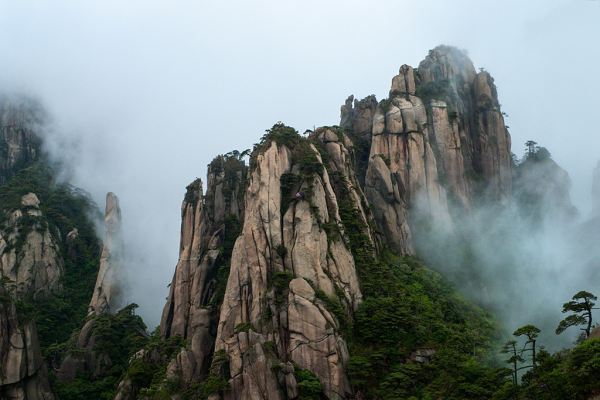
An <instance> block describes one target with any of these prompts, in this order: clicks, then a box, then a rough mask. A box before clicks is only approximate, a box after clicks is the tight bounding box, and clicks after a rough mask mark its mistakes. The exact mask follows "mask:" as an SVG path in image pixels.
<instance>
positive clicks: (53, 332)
mask: <svg viewBox="0 0 600 400" xmlns="http://www.w3.org/2000/svg"><path fill="white" fill-rule="evenodd" d="M55 174H56V173H55V171H54V170H53V169H52V168H51V167H50V166H49V165H48V163H47V162H46V161H45V160H39V161H37V162H35V163H33V164H31V165H30V166H29V167H27V168H24V169H22V170H20V171H19V172H18V173H16V174H15V175H14V176H13V177H12V178H10V179H9V180H8V181H6V182H5V183H4V184H3V185H1V186H0V205H1V210H0V229H2V228H6V224H7V222H8V221H7V217H8V215H9V213H10V211H12V210H16V209H20V208H21V197H22V196H23V195H25V194H27V193H30V192H32V193H35V194H36V195H37V196H38V198H39V200H40V209H41V211H42V217H34V216H30V215H27V214H26V215H24V216H23V217H22V218H20V219H19V221H18V228H19V233H20V234H19V236H18V239H17V242H16V243H14V246H15V247H16V250H17V253H19V251H20V250H21V248H22V245H23V244H24V241H25V238H26V235H27V233H28V232H29V231H31V229H46V228H48V229H50V232H51V233H53V235H54V237H55V239H57V240H58V246H59V249H60V253H61V255H62V256H63V259H64V261H65V271H64V275H63V277H62V282H61V283H62V286H63V290H62V291H60V292H59V293H57V294H55V295H53V296H50V297H47V298H37V299H35V300H33V299H31V298H29V299H28V298H23V299H21V300H20V301H21V302H22V303H23V304H22V306H23V307H24V308H25V307H29V308H31V309H33V310H34V313H32V315H31V317H32V318H34V319H35V320H36V325H37V329H38V335H39V339H40V344H41V347H42V350H45V349H47V348H48V347H49V346H52V345H57V344H59V343H63V342H65V341H66V340H68V339H69V337H70V335H71V333H72V332H73V331H74V330H75V329H77V328H79V327H80V326H81V323H82V322H83V320H84V318H85V316H86V313H87V304H88V303H89V299H90V296H91V293H92V291H93V288H94V283H95V281H96V274H97V271H98V260H99V254H100V248H99V243H98V239H97V237H96V233H95V229H94V225H93V223H92V221H91V217H93V215H94V214H95V213H96V215H98V214H97V212H98V211H97V207H96V205H95V204H94V203H93V201H92V200H91V199H90V198H89V196H88V195H87V194H86V193H85V192H83V191H81V190H79V189H77V188H74V187H72V186H70V185H68V184H65V183H59V182H56V180H55V179H54V176H55ZM73 228H77V229H78V231H79V236H78V237H77V239H75V240H74V241H73V242H70V243H67V241H66V233H67V232H69V231H71V230H72V229H73ZM25 303H27V304H25Z"/></svg>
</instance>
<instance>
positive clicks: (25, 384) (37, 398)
mask: <svg viewBox="0 0 600 400" xmlns="http://www.w3.org/2000/svg"><path fill="white" fill-rule="evenodd" d="M7 286H9V285H7V283H6V282H5V281H2V282H1V284H0V398H2V399H7V400H8V399H11V400H53V399H54V396H53V395H52V392H51V391H50V386H49V384H48V377H47V372H46V365H45V364H44V361H43V358H42V354H41V351H40V346H39V343H38V335H37V330H36V327H35V322H34V321H32V320H29V319H27V316H25V315H17V309H16V306H15V303H14V301H13V298H14V297H13V296H15V293H11V291H12V290H11V289H9V288H8V287H7Z"/></svg>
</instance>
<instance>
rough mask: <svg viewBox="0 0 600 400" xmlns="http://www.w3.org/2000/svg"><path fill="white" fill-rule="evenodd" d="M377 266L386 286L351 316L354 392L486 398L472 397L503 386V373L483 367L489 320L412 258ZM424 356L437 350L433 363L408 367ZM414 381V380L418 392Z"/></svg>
mask: <svg viewBox="0 0 600 400" xmlns="http://www.w3.org/2000/svg"><path fill="white" fill-rule="evenodd" d="M377 265H378V268H380V269H386V270H387V272H386V273H382V274H379V277H380V278H379V279H382V277H385V278H383V279H386V282H383V281H380V282H379V285H377V282H373V286H372V287H377V286H380V287H381V290H379V291H376V292H374V293H373V294H371V295H370V296H368V297H366V298H365V300H364V301H363V303H361V305H360V306H359V309H358V311H357V312H356V316H355V326H354V337H353V340H352V346H351V354H352V357H351V360H350V366H349V371H348V372H349V376H350V378H351V382H352V384H353V386H354V387H355V388H356V389H358V390H360V391H361V393H362V394H363V395H365V396H366V397H367V398H378V397H380V398H405V397H404V396H406V398H408V397H409V395H418V394H421V395H424V394H425V393H429V394H431V395H432V396H433V397H432V398H439V397H438V396H442V397H443V398H456V399H458V398H465V399H467V398H489V397H483V395H476V393H477V392H478V391H479V390H483V391H484V392H485V393H486V395H488V394H489V393H490V390H489V389H485V387H486V385H488V384H489V383H490V381H494V382H497V383H499V384H502V382H503V380H504V379H505V375H506V371H504V370H502V371H500V370H498V369H495V368H488V367H485V364H484V363H483V357H484V356H485V354H486V352H487V351H488V349H489V346H490V344H489V342H490V339H491V337H492V333H493V331H494V328H495V327H494V325H493V324H492V322H491V321H490V320H489V318H488V316H487V315H486V314H484V313H483V311H481V310H479V309H477V308H476V307H474V306H471V305H469V304H468V303H467V302H466V301H464V300H463V299H462V298H461V297H459V296H458V295H457V294H456V292H455V291H454V290H453V289H452V287H451V286H450V285H449V284H448V283H447V282H446V281H444V280H443V279H442V278H441V276H440V275H439V274H436V273H434V272H432V271H430V270H428V269H427V268H425V267H424V266H423V265H422V264H420V263H419V262H418V261H417V260H415V259H413V258H403V259H398V258H395V257H393V256H391V255H389V254H387V255H386V256H385V257H382V259H381V260H380V261H379V262H378V263H377ZM371 279H373V278H371ZM422 348H425V349H434V350H435V354H434V355H433V356H432V357H431V362H430V363H428V364H426V365H425V364H424V365H418V364H406V359H407V358H408V357H409V356H410V355H411V353H413V352H414V351H415V350H417V349H422ZM414 376H419V382H420V383H419V384H418V385H416V384H415V383H414ZM402 382H404V383H402ZM411 382H412V383H411ZM449 382H452V385H450V386H449ZM434 394H435V395H434ZM453 396H454V397H453ZM460 396H465V397H460ZM469 396H470V397H469ZM478 396H479V397H478Z"/></svg>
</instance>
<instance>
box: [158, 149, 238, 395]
mask: <svg viewBox="0 0 600 400" xmlns="http://www.w3.org/2000/svg"><path fill="white" fill-rule="evenodd" d="M246 173H247V167H246V166H245V165H244V163H243V162H242V161H241V159H239V158H238V157H237V156H236V155H226V156H219V157H217V158H215V159H214V160H213V161H212V162H211V164H210V165H209V168H208V190H207V193H206V195H204V193H203V191H202V182H201V181H200V180H199V179H198V180H196V181H194V182H193V183H192V184H190V185H189V186H188V187H187V193H186V196H185V199H184V201H183V204H182V223H181V245H180V252H179V261H178V263H177V267H176V269H175V275H174V277H173V281H172V283H171V290H170V293H169V297H168V298H167V304H166V305H165V308H164V310H163V316H162V320H161V324H160V330H161V334H162V335H163V337H165V338H169V337H173V336H180V337H182V338H184V339H186V340H187V342H188V346H187V348H185V349H183V350H182V351H181V353H180V354H178V355H177V357H176V358H175V360H173V361H172V362H171V363H170V364H169V366H168V368H167V375H169V376H173V375H177V376H180V377H182V378H183V382H184V383H185V384H189V383H191V382H193V381H194V380H198V379H199V378H200V377H201V376H204V375H206V374H207V372H208V369H209V367H210V358H211V356H212V353H213V352H214V344H215V333H216V325H217V319H218V304H219V303H220V301H221V299H220V296H222V295H223V293H222V289H219V287H224V286H225V282H224V279H226V277H220V278H221V279H222V280H223V281H222V282H218V279H219V276H218V271H219V268H225V267H226V266H227V263H228V259H229V257H230V253H231V247H232V246H233V240H235V237H236V236H237V234H238V230H239V228H238V225H239V220H240V219H241V218H242V216H243V208H242V203H243V197H242V196H243V189H244V188H243V184H244V181H245V178H246Z"/></svg>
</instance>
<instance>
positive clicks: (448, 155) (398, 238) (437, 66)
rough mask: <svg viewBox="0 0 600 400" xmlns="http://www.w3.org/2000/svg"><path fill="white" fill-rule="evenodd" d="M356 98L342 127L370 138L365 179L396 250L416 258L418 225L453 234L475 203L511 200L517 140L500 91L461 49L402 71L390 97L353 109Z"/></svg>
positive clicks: (445, 50)
mask: <svg viewBox="0 0 600 400" xmlns="http://www.w3.org/2000/svg"><path fill="white" fill-rule="evenodd" d="M352 100H353V97H350V98H349V99H348V100H347V101H346V104H345V105H344V106H342V113H341V126H342V127H343V128H345V129H346V130H348V131H349V132H350V133H351V134H352V135H353V136H354V137H357V138H364V137H365V136H367V137H368V140H367V142H368V143H370V146H369V159H368V163H367V167H366V169H365V170H364V174H365V176H364V179H362V178H361V177H360V176H359V179H358V180H359V182H361V183H364V192H365V195H366V198H367V200H368V202H369V204H370V205H371V207H372V210H373V214H374V216H375V220H376V222H377V225H378V228H379V230H380V231H382V232H383V234H384V236H385V238H386V240H387V242H388V243H390V244H391V245H392V247H393V248H394V249H395V250H396V251H398V252H400V253H402V254H412V253H414V238H413V236H414V232H413V231H414V230H415V228H417V227H421V226H430V227H435V228H436V229H439V228H442V229H446V230H450V231H451V230H452V229H453V228H452V227H453V218H456V217H457V215H458V217H459V218H460V215H462V214H463V212H464V211H467V212H468V210H470V209H471V207H472V206H473V204H474V203H475V202H481V201H492V202H502V201H504V200H506V199H507V198H509V197H510V195H511V192H512V162H511V156H510V135H509V134H508V131H507V129H506V126H505V125H504V117H503V114H502V112H501V110H500V104H499V103H498V98H497V93H496V87H495V85H494V81H493V79H492V77H491V76H490V75H489V74H488V73H487V72H485V71H483V70H482V71H481V72H479V73H477V72H476V71H475V68H474V66H473V64H472V62H471V61H470V60H469V58H468V57H467V56H466V55H465V54H464V53H463V52H462V51H460V50H458V49H455V48H452V47H448V46H439V47H437V48H435V49H434V50H432V51H430V53H429V55H428V56H427V57H426V58H425V60H423V61H422V62H421V63H420V64H419V68H418V69H413V68H412V67H410V66H408V65H403V66H402V67H401V68H400V71H399V73H398V75H397V76H395V77H394V78H393V79H392V84H391V89H390V96H389V98H388V99H385V100H383V101H380V102H379V103H377V102H376V101H375V99H374V98H373V97H372V96H369V97H368V98H367V99H365V100H362V101H354V107H352ZM368 121H371V124H372V125H371V131H370V133H365V131H366V128H365V126H366V125H368ZM357 170H358V172H361V171H360V169H359V168H357Z"/></svg>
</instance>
